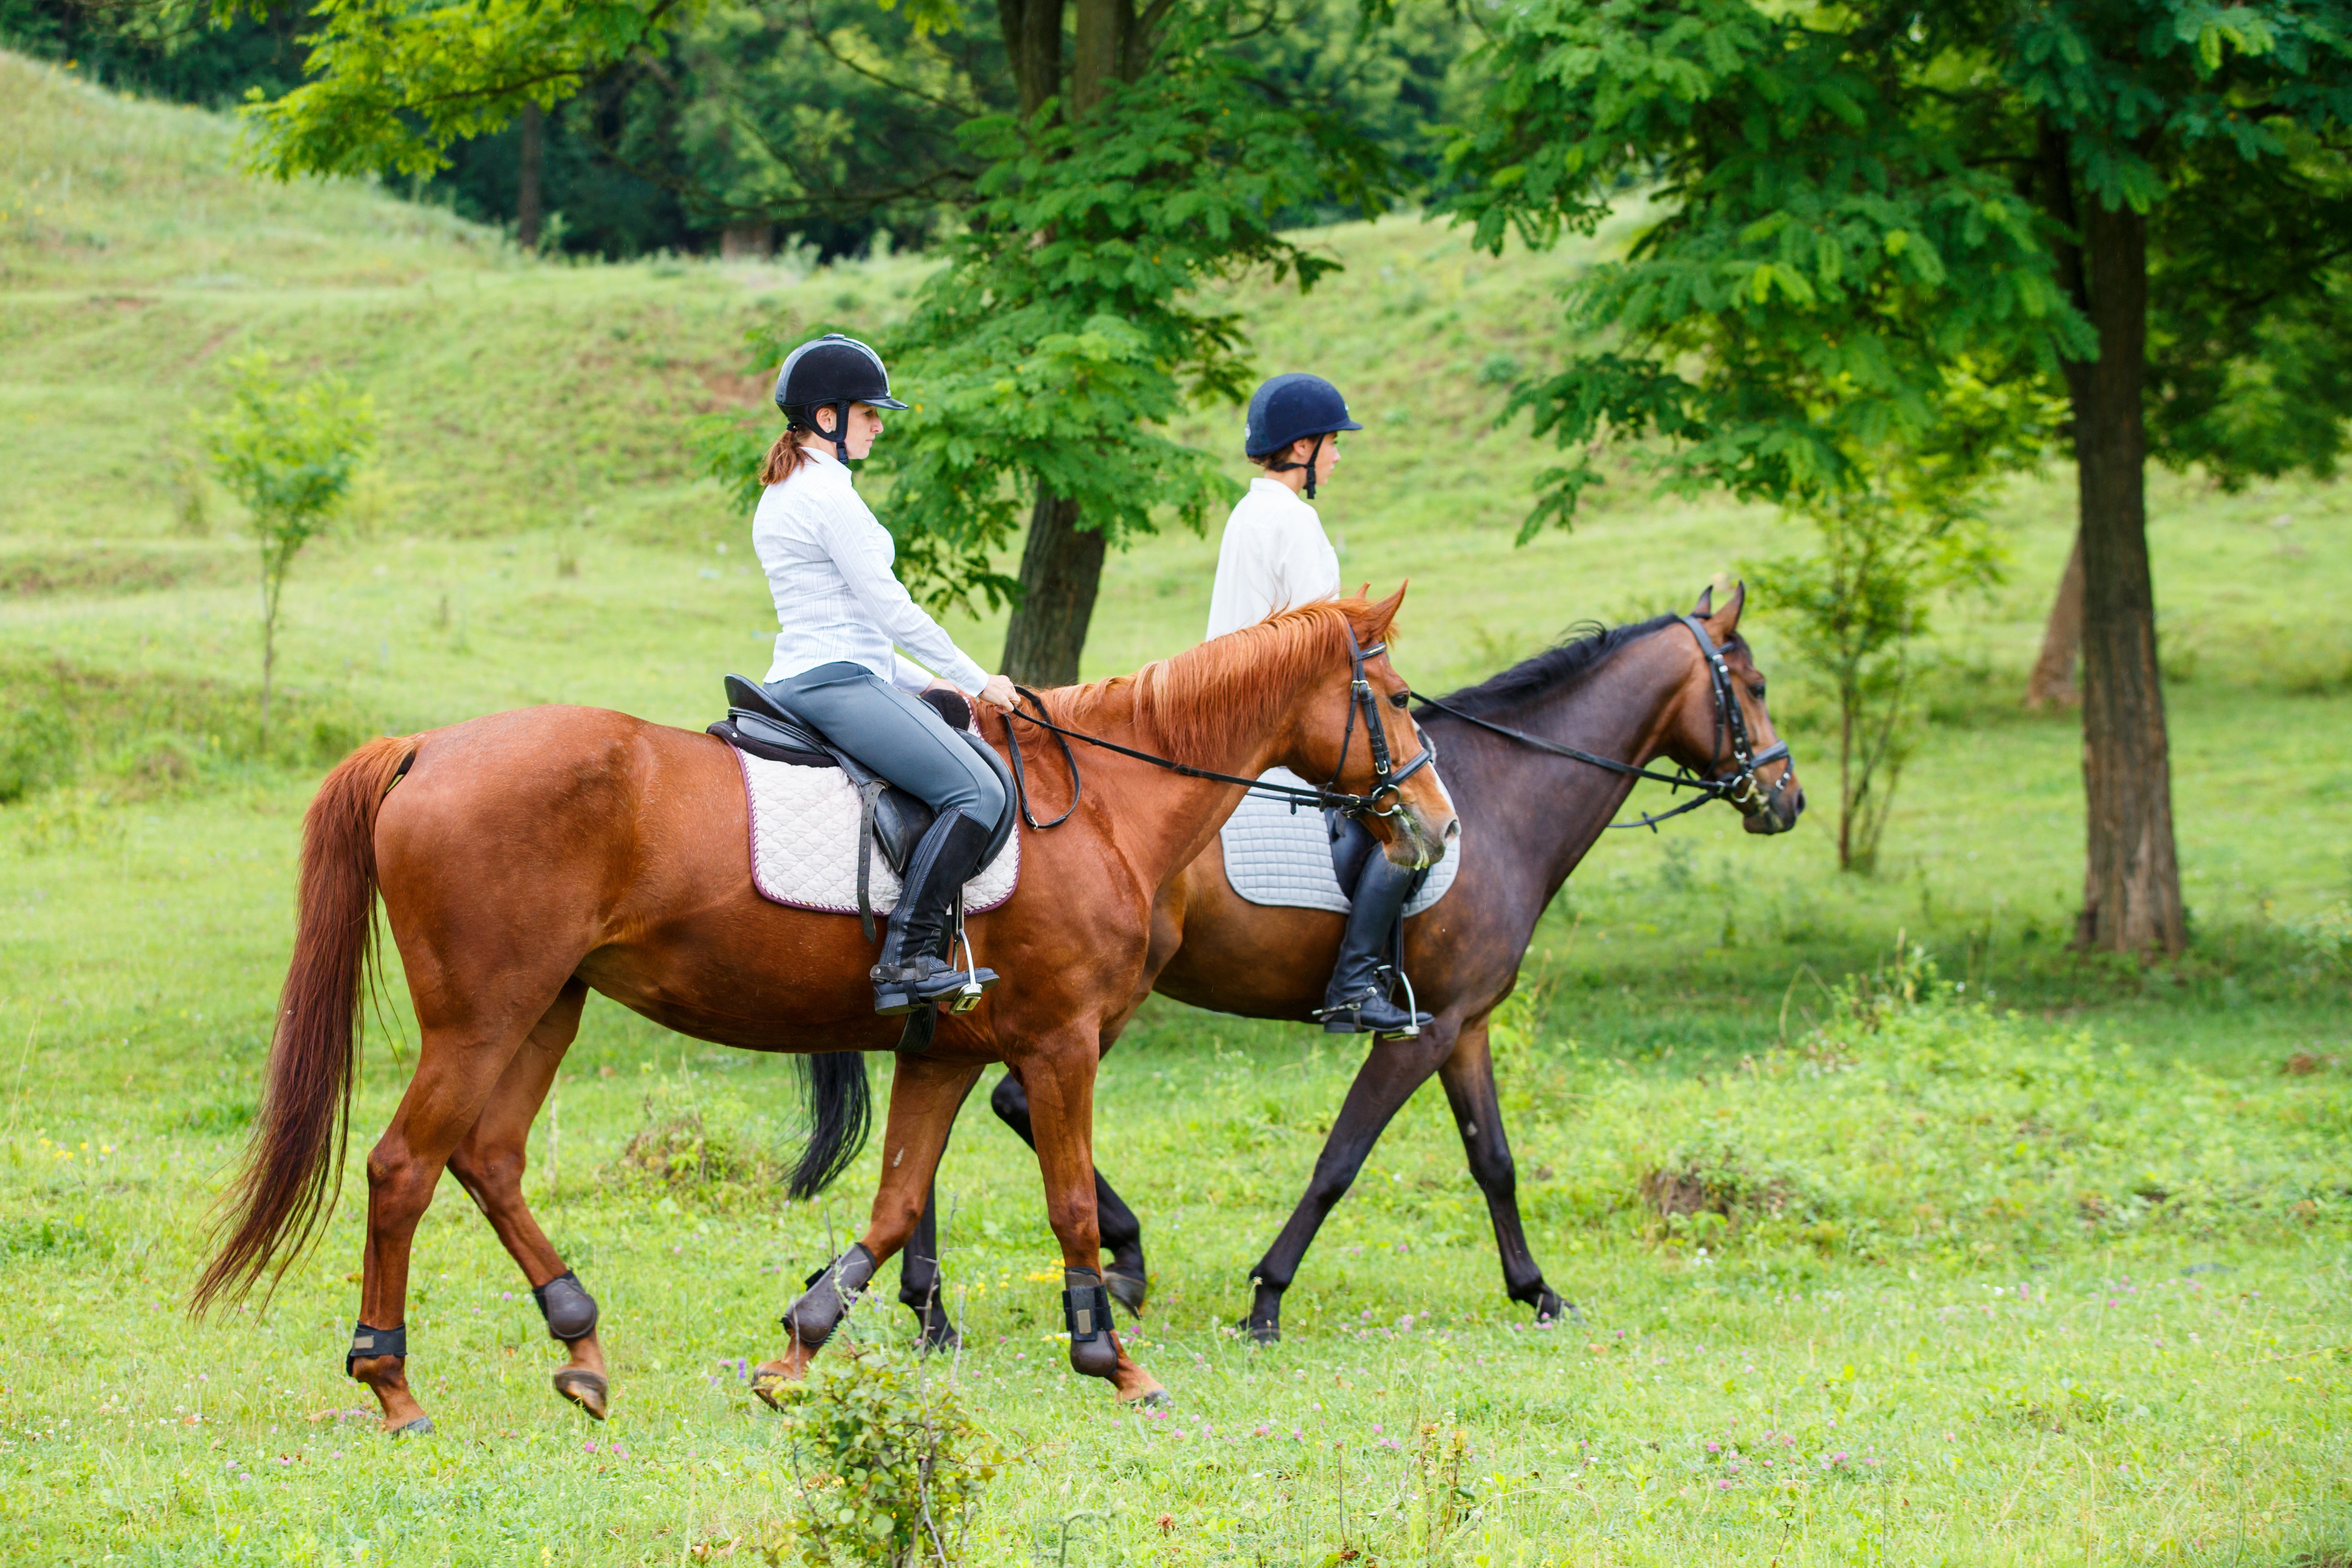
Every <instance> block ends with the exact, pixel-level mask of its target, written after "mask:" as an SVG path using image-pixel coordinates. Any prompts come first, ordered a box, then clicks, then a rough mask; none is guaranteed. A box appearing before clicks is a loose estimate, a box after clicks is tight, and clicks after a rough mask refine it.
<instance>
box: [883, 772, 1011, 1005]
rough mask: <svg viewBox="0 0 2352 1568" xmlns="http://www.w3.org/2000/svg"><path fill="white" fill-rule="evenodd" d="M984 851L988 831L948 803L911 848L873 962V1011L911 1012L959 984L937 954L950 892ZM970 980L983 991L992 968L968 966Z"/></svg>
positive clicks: (944, 938) (950, 910) (950, 916)
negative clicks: (875, 959) (903, 879)
mask: <svg viewBox="0 0 2352 1568" xmlns="http://www.w3.org/2000/svg"><path fill="white" fill-rule="evenodd" d="M987 852H988V829H987V828H986V827H984V826H982V825H981V824H979V823H977V822H974V821H973V820H972V819H971V817H968V816H965V815H964V814H963V813H962V812H961V811H958V810H955V809H954V808H952V807H950V809H948V810H946V811H943V812H941V813H940V816H939V820H938V821H936V822H934V823H932V824H931V826H930V831H929V832H928V833H926V834H924V835H923V840H922V842H921V843H919V844H918V845H916V846H915V852H914V854H913V855H911V856H909V857H908V859H907V875H906V879H905V886H903V887H902V888H900V889H899V891H898V906H897V907H896V908H895V909H893V910H891V911H890V922H889V930H888V931H887V932H886V933H885V934H884V936H883V938H882V956H881V958H880V960H879V961H877V963H875V965H874V975H873V979H874V1010H875V1011H876V1012H877V1013H880V1014H884V1015H886V1016H888V1015H895V1014H899V1013H911V1012H913V1011H914V1010H915V1009H916V1008H918V1007H921V1006H926V1005H929V1004H930V1003H933V1002H936V1001H938V1000H939V999H940V997H942V996H946V995H949V994H952V993H955V992H958V991H961V990H962V989H963V988H964V984H965V979H966V977H965V973H964V972H963V971H962V970H961V969H952V968H950V967H949V965H948V963H947V962H946V961H945V960H944V959H942V958H941V957H940V954H941V953H943V952H946V951H947V943H948V941H949V938H950V935H951V934H952V933H951V932H950V929H949V928H950V925H951V924H952V923H953V921H954V916H955V904H956V895H957V893H958V892H959V891H961V889H962V887H963V885H964V884H965V883H966V882H968V881H970V880H971V877H972V874H973V873H974V872H976V871H978V870H979V869H980V858H981V857H982V855H984V854H986V853H987ZM971 981H972V983H974V984H978V985H979V986H980V988H981V989H982V990H983V991H985V990H987V989H988V987H990V986H992V985H993V984H996V972H995V971H994V970H992V969H978V970H974V971H972V972H971Z"/></svg>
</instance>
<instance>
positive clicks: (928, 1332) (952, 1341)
mask: <svg viewBox="0 0 2352 1568" xmlns="http://www.w3.org/2000/svg"><path fill="white" fill-rule="evenodd" d="M915 1348H916V1349H917V1350H919V1351H921V1352H923V1353H924V1354H925V1355H942V1354H950V1353H952V1352H956V1351H960V1350H961V1349H963V1336H962V1335H961V1334H960V1333H957V1332H956V1331H955V1325H954V1324H953V1323H940V1324H939V1325H938V1326H937V1327H932V1326H929V1325H926V1326H925V1328H924V1330H923V1331H922V1333H921V1334H920V1335H919V1336H917V1338H916V1340H915Z"/></svg>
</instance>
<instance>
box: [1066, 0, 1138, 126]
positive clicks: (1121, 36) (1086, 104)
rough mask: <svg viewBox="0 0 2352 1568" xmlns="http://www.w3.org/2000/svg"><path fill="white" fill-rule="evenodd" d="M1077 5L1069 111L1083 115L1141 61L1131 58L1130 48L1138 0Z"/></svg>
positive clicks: (1083, 0)
mask: <svg viewBox="0 0 2352 1568" xmlns="http://www.w3.org/2000/svg"><path fill="white" fill-rule="evenodd" d="M1077 7H1078V19H1077V26H1076V28H1075V29H1074V36H1073V37H1072V38H1071V39H1070V110H1071V112H1072V114H1074V115H1083V114H1085V113H1087V111H1088V110H1092V109H1093V108H1094V106H1095V105H1096V104H1097V103H1099V102H1101V101H1102V96H1103V94H1104V93H1105V92H1106V91H1108V89H1109V88H1110V85H1111V83H1113V82H1115V81H1123V80H1126V79H1128V73H1129V71H1130V70H1133V69H1135V68H1138V66H1139V62H1138V61H1135V60H1132V59H1130V58H1129V54H1130V51H1129V48H1128V47H1127V46H1128V40H1129V37H1130V36H1131V35H1132V34H1133V33H1134V31H1135V0H1077Z"/></svg>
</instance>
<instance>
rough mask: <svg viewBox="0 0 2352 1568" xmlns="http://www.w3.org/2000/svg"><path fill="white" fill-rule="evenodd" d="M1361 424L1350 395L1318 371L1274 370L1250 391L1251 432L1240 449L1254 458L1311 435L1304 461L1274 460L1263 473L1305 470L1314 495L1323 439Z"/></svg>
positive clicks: (1311, 497) (1310, 493) (1310, 494)
mask: <svg viewBox="0 0 2352 1568" xmlns="http://www.w3.org/2000/svg"><path fill="white" fill-rule="evenodd" d="M1362 428H1363V426H1360V425H1359V424H1357V423H1356V422H1355V421H1354V420H1352V419H1350V418H1349V417H1348V400H1347V399H1346V398H1344V397H1342V396H1340V395H1339V388H1338V387H1336V386H1334V385H1332V384H1330V383H1329V382H1328V381H1326V380H1324V379H1323V378H1322V377H1321V376H1319V375H1308V374H1306V373H1305V372H1303V371H1293V372H1291V373H1290V374H1287V375H1277V376H1276V377H1274V378H1273V379H1272V380H1270V381H1268V382H1266V383H1265V384H1264V385H1262V386H1260V387H1259V388H1258V389H1257V391H1255V393H1253V394H1251V395H1250V404H1249V436H1248V438H1247V442H1246V444H1245V445H1244V447H1243V448H1242V449H1243V450H1244V451H1245V452H1247V453H1248V454H1249V455H1250V456H1251V457H1253V458H1270V457H1272V456H1274V454H1276V452H1280V451H1284V450H1286V449H1287V448H1288V447H1289V446H1290V444H1291V443H1292V442H1293V441H1298V440H1303V439H1305V438H1306V437H1309V436H1312V437H1315V449H1314V450H1313V451H1312V452H1309V453H1308V454H1307V461H1305V462H1304V463H1273V464H1269V465H1268V466H1267V470H1266V471H1267V472H1269V473H1280V472H1283V471H1285V470H1286V469H1290V468H1305V469H1306V470H1307V500H1314V499H1315V463H1316V459H1317V458H1320V457H1322V455H1323V440H1324V437H1328V436H1334V435H1337V434H1338V433H1339V432H1340V431H1342V430H1360V429H1362Z"/></svg>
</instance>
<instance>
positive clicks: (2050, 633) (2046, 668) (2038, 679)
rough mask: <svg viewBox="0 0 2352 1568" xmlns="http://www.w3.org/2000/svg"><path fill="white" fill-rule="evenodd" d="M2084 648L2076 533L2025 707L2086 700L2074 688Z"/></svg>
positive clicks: (2066, 704) (2028, 685)
mask: <svg viewBox="0 0 2352 1568" xmlns="http://www.w3.org/2000/svg"><path fill="white" fill-rule="evenodd" d="M2082 646H2083V534H2082V531H2081V530H2079V529H2077V530H2076V531H2075V533H2074V549H2073V550H2071V551H2069V552H2067V554H2066V570H2065V571H2064V572H2063V573H2062V574H2060V575H2059V578H2058V597H2057V598H2056V600H2055V601H2053V603H2052V604H2051V606H2050V620H2049V624H2048V625H2046V626H2043V627H2042V657H2041V658H2038V659H2036V660H2034V661H2033V673H2032V675H2031V676H2029V677H2028V678H2027V679H2026V682H2025V705H2026V707H2027V708H2029V709H2032V710H2034V711H2036V712H2039V711H2041V710H2042V709H2044V708H2047V707H2049V706H2051V705H2052V704H2053V703H2056V704H2058V705H2059V706H2061V707H2066V708H2071V707H2073V706H2074V704H2075V703H2077V702H2080V701H2081V700H2083V694H2082V693H2081V692H2080V691H2078V690H2076V689H2075V688H2074V656H2075V655H2076V654H2077V653H2079V652H2080V651H2081V650H2082Z"/></svg>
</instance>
